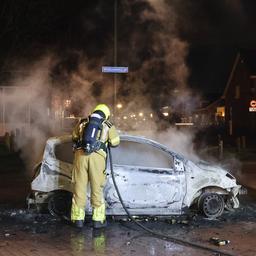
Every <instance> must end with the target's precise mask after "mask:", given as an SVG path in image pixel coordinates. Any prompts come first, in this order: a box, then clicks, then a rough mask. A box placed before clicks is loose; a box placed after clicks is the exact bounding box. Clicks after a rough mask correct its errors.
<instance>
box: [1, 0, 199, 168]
mask: <svg viewBox="0 0 256 256" xmlns="http://www.w3.org/2000/svg"><path fill="white" fill-rule="evenodd" d="M119 4H120V6H119V8H120V12H119V13H118V52H117V54H118V65H120V66H123V65H128V66H129V70H130V72H129V74H126V75H121V74H120V75H117V81H116V82H117V89H118V93H117V98H118V101H119V102H121V103H122V104H123V106H124V107H123V109H122V110H120V111H119V112H118V113H117V116H116V118H115V119H116V120H115V121H116V124H117V126H119V125H120V126H121V125H123V124H124V123H125V122H128V123H129V125H128V126H127V127H124V129H125V130H128V131H129V130H130V129H132V130H134V129H137V130H141V129H142V128H143V130H147V131H148V130H150V131H151V133H152V136H151V137H153V138H155V139H156V140H160V141H163V142H165V144H166V143H167V144H168V146H171V148H172V149H173V150H176V151H177V152H178V153H182V154H183V155H186V156H190V157H191V158H196V154H195V152H194V151H193V143H192V140H193V133H190V132H181V131H179V130H177V129H176V128H170V123H168V122H165V125H163V123H164V122H163V120H162V119H161V117H159V115H160V116H161V114H162V113H161V111H160V109H161V108H162V107H163V106H170V109H171V112H172V113H179V114H180V115H184V114H187V113H189V112H190V111H192V110H193V109H194V108H195V107H196V105H197V101H198V98H197V97H195V95H194V94H193V92H192V91H191V90H190V89H189V87H188V85H187V80H188V76H189V70H188V67H187V65H186V56H187V54H188V51H189V45H188V43H187V42H185V41H183V40H181V39H180V37H179V34H178V31H177V24H176V20H177V13H176V10H175V5H172V4H171V3H168V4H167V2H166V1H164V0H159V1H158V0H157V1H156V0H148V1H144V0H137V1H128V0H126V1H120V2H119ZM103 7H104V4H102V3H99V6H98V8H96V9H97V12H101V13H104V10H103V9H101V8H103ZM111 17H112V16H111ZM112 18H113V17H112ZM127 22H129V23H127ZM83 24H87V23H83ZM88 24H91V23H90V21H88ZM100 26H102V24H101V25H100ZM86 29H88V30H90V31H91V30H94V29H95V31H97V29H98V27H97V24H95V25H92V26H90V28H86ZM86 32H88V31H86ZM88 33H89V32H88ZM112 33H113V31H109V35H108V39H109V38H111V36H110V34H111V35H112ZM94 44H96V45H97V41H95V42H94ZM89 46H90V47H92V43H91V44H90V45H88V49H90V48H89ZM83 47H84V48H82V47H81V46H79V47H77V48H78V49H75V50H74V48H70V49H67V50H66V51H65V56H64V55H62V54H57V53H56V52H55V49H54V48H53V49H49V50H48V51H47V54H43V55H42V56H41V57H40V58H39V57H38V58H37V59H36V60H35V61H30V62H28V63H26V62H25V63H22V65H20V64H21V63H20V62H16V63H15V64H13V63H12V66H13V69H14V70H16V71H19V72H15V74H20V75H15V76H14V77H13V78H12V79H11V80H10V81H9V84H11V85H15V86H18V87H20V88H21V89H20V90H16V91H14V92H13V93H12V94H11V95H9V96H7V98H6V100H7V101H8V104H9V105H13V106H15V111H10V113H9V117H10V119H12V120H11V122H9V129H10V130H15V129H16V128H17V127H15V126H12V124H14V123H16V124H17V123H19V124H22V123H24V120H19V119H20V118H23V117H22V115H20V114H19V111H20V110H22V109H26V108H28V107H29V108H31V113H30V115H31V116H30V117H29V118H30V121H31V127H29V129H28V131H29V134H26V136H27V137H28V138H29V140H30V143H23V142H19V143H18V147H19V148H21V149H22V152H23V155H24V157H25V159H26V160H28V162H29V163H34V162H35V161H36V159H37V158H38V157H39V155H40V153H41V152H42V149H43V145H44V144H45V140H46V139H47V138H48V137H49V136H51V135H58V134H60V133H63V130H62V129H61V128H62V127H61V123H60V122H61V121H60V120H61V119H60V118H59V117H61V116H62V115H63V111H64V109H63V101H64V100H65V99H69V100H71V102H72V107H71V109H69V111H70V114H74V115H75V116H85V115H88V114H89V113H90V111H91V109H92V108H93V107H94V106H95V105H96V104H98V103H99V102H104V103H106V104H108V105H110V106H112V107H113V98H114V96H113V75H109V74H102V73H101V67H102V66H103V65H111V63H112V62H113V57H112V56H113V44H112V42H111V40H109V43H108V44H106V45H105V44H104V45H100V46H99V47H102V49H98V51H96V53H95V52H94V51H92V52H90V50H88V49H87V48H86V44H85V45H84V46H83ZM99 53H100V54H99ZM24 86H25V89H22V88H23V87H24ZM16 110H17V111H16ZM138 112H141V113H143V118H142V119H141V120H140V122H137V121H138V119H137V121H136V122H135V119H133V118H132V117H131V116H134V115H136V116H138ZM125 116H126V117H127V119H124V117H125ZM151 116H153V118H152V119H150V117H151ZM118 118H119V119H118ZM23 119H24V118H23ZM144 119H145V120H144ZM125 120H127V121H125ZM153 120H154V121H153ZM134 123H138V125H137V126H135V127H134V126H133V125H134ZM167 128H168V129H167ZM161 133H162V134H161ZM31 152H33V153H31Z"/></svg>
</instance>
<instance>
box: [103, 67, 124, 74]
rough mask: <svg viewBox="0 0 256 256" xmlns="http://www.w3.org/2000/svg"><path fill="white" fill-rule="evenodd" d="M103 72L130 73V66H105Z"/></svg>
mask: <svg viewBox="0 0 256 256" xmlns="http://www.w3.org/2000/svg"><path fill="white" fill-rule="evenodd" d="M102 73H128V67H110V66H103V67H102Z"/></svg>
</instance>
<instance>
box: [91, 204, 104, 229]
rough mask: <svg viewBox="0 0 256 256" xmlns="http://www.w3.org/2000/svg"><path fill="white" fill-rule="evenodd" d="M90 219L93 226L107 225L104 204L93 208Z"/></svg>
mask: <svg viewBox="0 0 256 256" xmlns="http://www.w3.org/2000/svg"><path fill="white" fill-rule="evenodd" d="M92 220H93V227H94V228H104V227H106V226H107V222H106V214H105V204H102V205H101V206H100V207H96V208H94V209H93V215H92Z"/></svg>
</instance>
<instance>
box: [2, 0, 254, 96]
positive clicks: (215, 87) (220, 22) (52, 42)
mask: <svg viewBox="0 0 256 256" xmlns="http://www.w3.org/2000/svg"><path fill="white" fill-rule="evenodd" d="M149 2H155V3H156V2H157V1H156V0H155V1H153V0H151V1H144V0H140V1H139V0H137V1H136V0H131V1H127V0H126V1H121V0H119V1H118V17H117V21H118V27H117V32H118V58H119V64H120V65H129V68H130V69H131V70H136V69H138V68H140V67H141V65H142V63H143V62H144V61H146V60H149V59H151V58H153V57H155V56H156V55H159V56H161V54H165V52H163V53H161V51H159V50H155V49H154V48H153V47H151V42H152V41H153V40H154V34H153V33H151V31H157V30H161V29H163V24H161V23H159V22H157V21H156V20H154V19H152V20H147V21H146V22H145V21H143V20H141V13H142V12H145V11H147V12H149V13H154V10H153V9H152V6H151V5H150V4H149ZM160 2H162V1H160V0H159V3H160ZM165 2H166V3H167V4H168V5H169V6H171V7H172V9H173V10H174V11H175V15H176V23H175V30H176V31H175V34H176V35H177V36H178V37H179V38H181V40H183V41H185V42H187V43H188V54H187V57H186V62H187V65H188V67H189V70H190V76H189V85H190V86H191V87H192V88H197V89H200V90H203V91H204V92H205V93H216V92H217V93H221V91H222V88H223V86H224V85H225V83H226V80H227V76H228V73H229V72H230V69H231V65H232V62H233V60H234V58H235V54H236V52H237V51H238V50H239V49H243V48H254V47H255V45H256V33H255V32H254V29H255V25H256V15H255V11H256V1H254V0H251V1H249V0H244V1H242V0H241V1H239V0H215V1H212V0H209V1H207V0H197V1H193V0H184V1H180V0H169V1H165ZM128 5H129V8H128ZM113 6H114V0H109V1H103V0H102V1H99V0H98V1H97V0H94V1H84V0H83V1H57V0H51V1H46V0H3V1H1V2H0V24H1V26H0V56H1V59H0V68H1V70H2V77H3V76H4V75H3V74H6V73H5V72H6V71H9V70H10V63H12V62H15V61H16V60H17V59H23V60H24V59H25V60H26V61H27V62H29V61H33V60H35V59H37V58H39V57H40V56H42V55H44V54H46V53H47V52H49V51H53V52H54V53H55V54H56V55H57V56H59V57H60V59H61V61H60V63H58V66H56V68H55V72H58V70H63V69H66V70H68V71H72V70H75V69H76V68H77V65H78V63H79V58H81V54H82V56H84V57H86V58H88V59H90V60H91V61H90V68H92V69H94V68H96V67H97V64H96V63H97V61H96V60H98V59H104V61H105V63H108V64H109V65H113V57H112V56H113V52H111V50H110V49H111V47H110V46H111V45H113V20H114V18H113ZM127 10H129V11H127ZM171 15H172V13H170V16H171ZM170 20H171V17H170ZM164 29H165V31H167V29H166V27H165V28H164ZM131 35H132V36H131ZM134 38H136V40H135V46H133V48H132V50H133V51H132V53H129V54H127V50H129V49H130V46H131V42H130V43H128V42H129V39H134ZM78 52H79V54H78ZM132 54H134V55H132ZM78 55H79V57H78ZM130 55H132V57H131V58H130ZM103 56H104V57H103ZM134 56H136V57H134ZM129 58H130V59H129ZM93 60H95V61H93ZM158 65H159V63H158ZM60 67H61V68H60ZM157 72H161V73H163V72H162V69H161V68H159V69H158V70H157V71H156V73H157ZM163 77H164V76H163ZM163 80H164V78H163ZM158 82H159V81H158ZM161 82H162V81H161Z"/></svg>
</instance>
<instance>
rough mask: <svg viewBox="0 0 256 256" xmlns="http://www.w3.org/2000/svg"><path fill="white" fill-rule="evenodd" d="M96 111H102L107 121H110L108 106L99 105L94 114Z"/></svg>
mask: <svg viewBox="0 0 256 256" xmlns="http://www.w3.org/2000/svg"><path fill="white" fill-rule="evenodd" d="M95 111H101V112H103V113H104V115H105V117H106V119H108V118H109V116H110V110H109V107H108V106H107V105H105V104H99V105H97V106H96V107H95V109H94V110H93V112H95Z"/></svg>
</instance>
